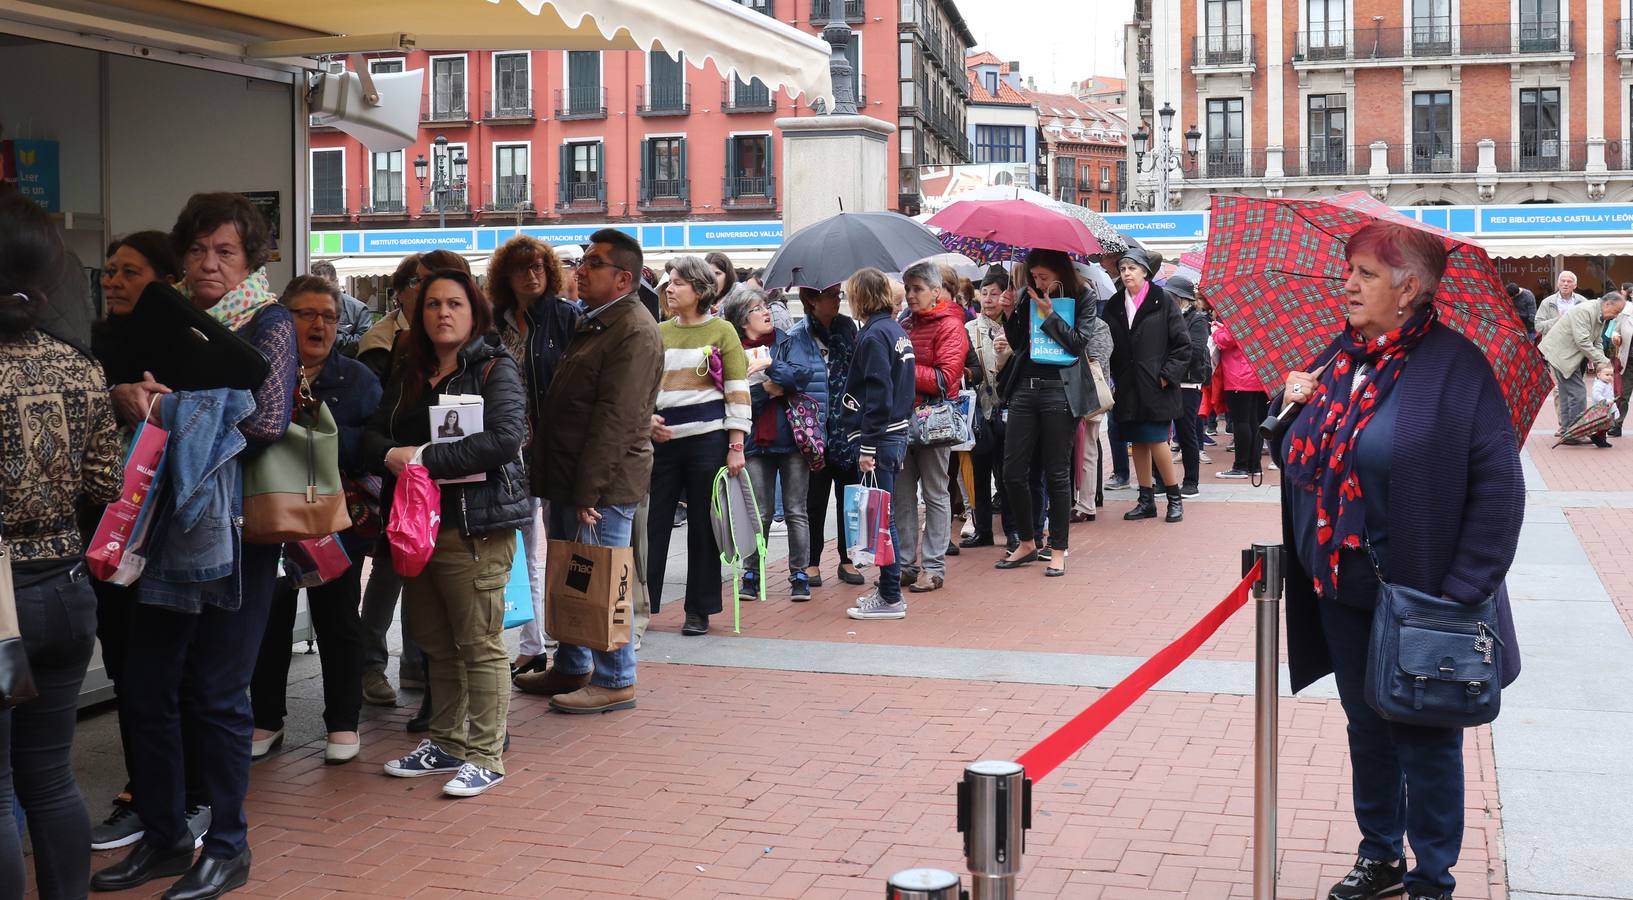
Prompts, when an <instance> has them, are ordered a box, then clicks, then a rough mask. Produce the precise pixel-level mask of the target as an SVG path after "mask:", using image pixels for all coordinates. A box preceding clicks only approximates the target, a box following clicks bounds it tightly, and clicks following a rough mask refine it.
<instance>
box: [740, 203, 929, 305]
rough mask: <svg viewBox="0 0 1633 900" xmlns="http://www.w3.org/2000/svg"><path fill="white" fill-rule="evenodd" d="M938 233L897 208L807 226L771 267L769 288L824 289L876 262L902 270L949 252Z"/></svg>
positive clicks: (785, 244)
mask: <svg viewBox="0 0 1633 900" xmlns="http://www.w3.org/2000/svg"><path fill="white" fill-rule="evenodd" d="M946 252H947V249H946V248H945V247H943V246H941V241H940V240H938V239H937V238H936V236H935V232H932V231H931V230H930V229H928V228H926V227H924V226H923V225H920V224H919V223H917V222H915V221H913V220H912V219H909V218H908V217H906V216H904V215H902V214H901V213H894V212H850V213H839V214H838V215H835V216H831V217H829V218H826V219H823V220H822V221H820V222H816V223H813V224H811V225H807V226H805V227H804V228H801V229H800V230H799V231H796V232H794V234H793V235H792V236H790V237H789V238H787V239H786V240H785V241H783V245H782V248H781V249H780V250H778V251H777V254H776V255H775V256H773V257H771V262H770V263H768V264H767V265H766V269H765V280H764V281H763V282H761V283H762V284H764V285H765V286H766V287H767V288H785V289H786V288H796V287H808V288H814V289H816V290H823V289H825V288H828V287H832V286H833V285H836V284H839V283H841V282H843V281H844V280H845V279H847V278H849V277H851V276H852V275H854V274H855V273H856V271H857V270H858V269H865V268H867V267H869V266H872V267H874V268H876V269H880V270H882V271H885V272H900V271H902V270H903V269H905V268H907V267H908V266H910V265H912V264H913V263H915V262H917V261H919V260H921V259H924V258H926V257H929V256H935V255H937V254H941V253H946Z"/></svg>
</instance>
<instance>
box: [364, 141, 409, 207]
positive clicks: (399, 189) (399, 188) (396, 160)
mask: <svg viewBox="0 0 1633 900" xmlns="http://www.w3.org/2000/svg"><path fill="white" fill-rule="evenodd" d="M369 157H370V159H371V161H372V164H371V166H370V172H369V208H370V209H372V210H373V211H375V212H402V211H403V210H404V209H406V206H405V205H404V203H405V201H404V198H403V151H401V150H393V151H391V152H390V153H371V154H369Z"/></svg>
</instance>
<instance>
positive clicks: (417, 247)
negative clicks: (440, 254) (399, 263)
mask: <svg viewBox="0 0 1633 900" xmlns="http://www.w3.org/2000/svg"><path fill="white" fill-rule="evenodd" d="M362 235H363V249H362V252H364V253H428V252H430V251H432V250H452V251H454V252H456V253H475V252H476V250H477V247H476V232H475V231H474V230H473V229H470V228H414V229H397V228H391V229H383V230H380V231H365V232H362Z"/></svg>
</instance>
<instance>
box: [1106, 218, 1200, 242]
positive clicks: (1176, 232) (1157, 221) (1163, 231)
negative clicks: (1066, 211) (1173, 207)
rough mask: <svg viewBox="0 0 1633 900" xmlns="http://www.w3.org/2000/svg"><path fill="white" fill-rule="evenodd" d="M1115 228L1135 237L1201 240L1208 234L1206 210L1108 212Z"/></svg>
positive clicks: (1109, 219)
mask: <svg viewBox="0 0 1633 900" xmlns="http://www.w3.org/2000/svg"><path fill="white" fill-rule="evenodd" d="M1105 219H1106V221H1107V222H1110V223H1111V226H1112V227H1113V228H1116V229H1117V230H1118V231H1120V232H1122V233H1123V234H1126V235H1128V236H1130V237H1133V238H1139V239H1143V238H1163V239H1169V240H1182V239H1185V238H1191V239H1194V240H1201V239H1202V238H1204V237H1206V236H1207V231H1208V214H1207V213H1205V212H1161V213H1106V214H1105Z"/></svg>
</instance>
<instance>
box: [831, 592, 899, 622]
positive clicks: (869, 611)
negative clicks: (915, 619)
mask: <svg viewBox="0 0 1633 900" xmlns="http://www.w3.org/2000/svg"><path fill="white" fill-rule="evenodd" d="M845 615H847V616H850V617H851V618H853V619H864V620H866V619H905V618H907V601H906V600H897V601H896V602H895V603H886V602H885V601H884V600H883V599H881V598H880V597H879V594H878V592H874V593H871V594H864V595H862V597H861V599H859V600H857V601H856V605H855V606H853V607H851V608H850V609H847V610H845Z"/></svg>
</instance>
